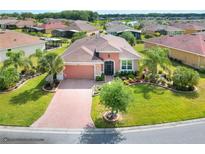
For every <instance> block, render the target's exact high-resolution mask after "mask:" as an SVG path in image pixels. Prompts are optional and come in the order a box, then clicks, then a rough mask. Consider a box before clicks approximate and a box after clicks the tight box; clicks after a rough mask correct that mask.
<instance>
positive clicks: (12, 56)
mask: <svg viewBox="0 0 205 154" xmlns="http://www.w3.org/2000/svg"><path fill="white" fill-rule="evenodd" d="M6 56H7V57H8V58H7V59H6V60H5V61H4V66H10V65H13V66H14V67H15V68H16V69H18V68H19V67H20V66H22V65H23V63H24V57H25V53H24V51H8V52H7V53H6Z"/></svg>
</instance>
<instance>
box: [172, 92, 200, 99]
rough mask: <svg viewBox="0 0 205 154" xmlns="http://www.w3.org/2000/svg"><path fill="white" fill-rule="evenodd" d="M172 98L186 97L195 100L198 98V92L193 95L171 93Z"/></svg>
mask: <svg viewBox="0 0 205 154" xmlns="http://www.w3.org/2000/svg"><path fill="white" fill-rule="evenodd" d="M172 93H173V95H174V96H177V97H186V98H188V99H196V98H198V97H199V92H193V93H183V92H172Z"/></svg>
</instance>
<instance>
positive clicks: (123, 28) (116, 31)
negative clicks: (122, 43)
mask: <svg viewBox="0 0 205 154" xmlns="http://www.w3.org/2000/svg"><path fill="white" fill-rule="evenodd" d="M105 26H106V31H107V33H108V34H112V35H116V36H118V35H120V34H121V33H123V32H131V33H133V35H134V36H135V37H136V38H137V39H141V31H140V30H136V29H133V28H131V27H129V26H127V25H124V24H123V23H121V22H119V21H115V22H114V21H113V22H110V23H107V24H106V25H105Z"/></svg>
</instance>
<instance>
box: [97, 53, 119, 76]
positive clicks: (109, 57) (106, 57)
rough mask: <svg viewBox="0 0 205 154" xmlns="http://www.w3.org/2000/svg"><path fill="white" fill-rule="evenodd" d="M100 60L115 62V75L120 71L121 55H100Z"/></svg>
mask: <svg viewBox="0 0 205 154" xmlns="http://www.w3.org/2000/svg"><path fill="white" fill-rule="evenodd" d="M99 56H100V58H102V59H103V61H106V60H107V61H108V60H112V61H114V65H115V66H114V68H115V69H114V73H116V72H118V71H120V59H119V53H100V54H99Z"/></svg>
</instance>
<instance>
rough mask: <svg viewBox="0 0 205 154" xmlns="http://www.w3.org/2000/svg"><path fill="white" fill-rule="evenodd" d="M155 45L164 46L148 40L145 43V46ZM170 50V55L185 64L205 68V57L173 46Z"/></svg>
mask: <svg viewBox="0 0 205 154" xmlns="http://www.w3.org/2000/svg"><path fill="white" fill-rule="evenodd" d="M154 46H159V47H163V46H160V45H155V44H152V43H147V42H146V43H145V48H151V47H154ZM169 50H170V52H169V56H170V57H172V58H174V59H178V60H181V61H182V62H183V63H184V64H187V65H189V66H192V67H194V68H204V67H205V57H203V56H200V55H196V54H192V53H188V52H184V51H181V50H177V49H172V48H169Z"/></svg>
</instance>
